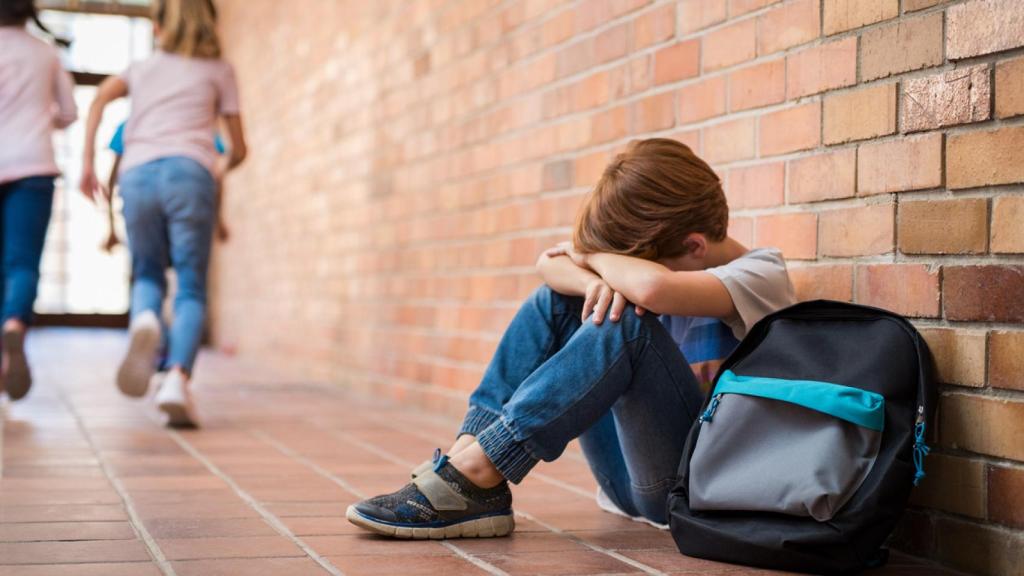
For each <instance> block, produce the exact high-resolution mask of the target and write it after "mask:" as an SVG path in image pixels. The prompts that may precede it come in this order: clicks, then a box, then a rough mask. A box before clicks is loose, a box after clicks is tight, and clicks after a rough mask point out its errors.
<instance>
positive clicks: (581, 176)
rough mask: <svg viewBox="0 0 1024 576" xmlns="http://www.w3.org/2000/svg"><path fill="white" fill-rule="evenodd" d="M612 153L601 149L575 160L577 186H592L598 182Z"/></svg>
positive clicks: (574, 177) (574, 179)
mask: <svg viewBox="0 0 1024 576" xmlns="http://www.w3.org/2000/svg"><path fill="white" fill-rule="evenodd" d="M609 159H610V155H609V154H608V152H607V151H604V150H601V151H598V152H593V153H591V154H587V155H586V156H581V157H579V158H577V159H576V162H574V175H573V182H574V183H575V184H576V185H577V186H592V185H594V184H597V181H598V180H599V179H600V178H601V174H603V173H604V169H605V166H607V165H608V160H609Z"/></svg>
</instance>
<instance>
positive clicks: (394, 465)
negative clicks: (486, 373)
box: [0, 330, 941, 576]
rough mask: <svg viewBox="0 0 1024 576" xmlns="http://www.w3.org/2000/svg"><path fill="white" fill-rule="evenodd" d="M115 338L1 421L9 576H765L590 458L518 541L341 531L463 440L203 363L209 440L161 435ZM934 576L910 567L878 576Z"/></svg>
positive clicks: (536, 490)
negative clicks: (598, 486)
mask: <svg viewBox="0 0 1024 576" xmlns="http://www.w3.org/2000/svg"><path fill="white" fill-rule="evenodd" d="M123 345H124V342H123V339H122V336H121V334H120V333H116V332H105V331H70V330H64V331H62V330H40V331H37V332H36V333H34V334H33V336H32V337H31V339H30V355H31V358H32V360H33V364H34V366H35V374H36V386H35V388H34V390H33V392H32V394H31V395H30V397H29V398H27V399H26V400H23V401H21V402H18V403H15V404H11V403H9V402H8V401H6V400H5V401H4V405H2V406H0V418H2V420H3V426H2V428H0V430H2V438H0V450H2V458H0V463H2V467H0V575H3V576H13V575H26V576H27V575H46V576H50V575H58V576H59V575H64V574H89V575H97V576H100V575H102V576H121V575H137V574H138V575H150V574H161V573H163V574H180V575H183V576H185V575H193V574H195V575H204V576H210V575H219V574H232V575H234V574H241V575H249V576H255V575H265V574H286V575H295V576H300V575H304V574H321V573H325V572H326V573H330V574H351V575H356V574H388V575H390V574H410V575H412V574H446V573H456V574H459V575H460V576H462V575H467V576H468V575H470V574H750V573H762V574H767V573H768V572H764V571H756V570H750V569H745V568H742V567H739V566H733V565H728V564H718V563H713V562H707V561H703V560H695V559H691V558H687V557H684V556H681V555H680V554H679V553H678V552H676V550H675V549H674V547H673V544H672V541H671V538H670V537H669V535H668V534H667V533H665V532H660V531H658V530H655V529H653V528H650V527H647V526H645V525H641V524H638V523H635V522H630V521H628V520H624V519H621V518H618V517H615V516H612V515H609V514H606V513H604V512H601V511H600V510H598V509H597V507H596V506H595V505H594V499H593V494H594V489H595V485H594V482H593V480H592V479H591V477H590V474H589V472H588V470H587V468H586V464H585V463H584V462H583V460H582V459H581V458H580V456H579V454H578V453H576V452H575V451H572V450H570V452H569V453H567V454H566V456H564V457H563V458H562V459H560V460H559V461H557V462H555V463H552V464H542V465H541V466H540V467H539V468H538V469H537V470H536V471H535V473H534V474H533V475H532V476H531V477H530V478H529V479H528V480H527V481H526V482H524V483H523V484H522V485H521V486H519V487H517V488H516V489H515V508H516V512H517V515H518V518H517V530H516V532H515V534H514V536H512V537H510V538H500V539H490V540H457V541H445V542H432V541H425V542H424V541H418V542H395V541H389V540H384V539H379V538H376V537H373V536H370V535H367V534H364V533H362V532H360V530H359V529H357V528H355V527H353V526H351V525H349V524H348V522H346V521H345V520H344V518H343V517H342V515H343V513H344V509H345V507H346V506H347V505H348V504H349V503H351V502H353V501H354V500H357V499H359V498H363V497H365V496H367V495H373V494H376V493H380V492H384V491H390V490H392V489H395V488H396V487H398V486H399V485H400V484H401V483H402V482H403V481H404V480H405V478H406V477H407V474H408V471H409V470H410V469H411V468H412V467H413V466H414V465H415V464H416V463H418V462H420V461H422V460H424V459H425V458H427V457H428V456H429V455H430V453H431V452H432V451H433V449H434V447H436V446H439V445H443V444H446V443H447V442H448V441H449V440H450V438H451V433H452V431H453V426H454V423H452V422H448V421H444V420H440V419H437V418H435V417H432V416H430V415H427V414H423V413H422V412H419V411H415V410H410V409H407V408H403V407H401V406H398V405H394V404H386V403H381V402H379V401H375V400H372V399H367V398H363V397H356V396H352V395H349V394H346V393H344V392H343V391H341V390H339V389H337V388H333V387H329V386H321V385H309V384H303V383H296V382H289V381H288V380H287V378H286V377H284V378H283V377H281V376H280V375H276V376H275V375H273V374H270V373H267V372H265V371H263V370H262V369H261V367H259V366H250V365H246V364H243V363H242V362H240V361H237V360H232V359H228V358H224V357H219V356H216V355H214V354H209V353H207V354H205V355H204V356H203V358H202V361H201V364H200V366H199V368H198V369H197V373H198V377H199V383H200V387H199V389H198V390H197V395H198V398H199V401H200V404H201V413H202V420H203V423H204V426H203V428H202V429H201V430H198V431H183V432H175V431H169V430H165V429H164V428H161V427H160V426H159V424H158V423H157V420H156V414H155V413H154V412H153V411H152V410H151V409H150V408H149V406H148V404H147V402H145V401H139V400H130V399H126V398H123V397H121V396H120V395H119V394H118V393H117V392H116V390H115V387H114V385H113V374H114V369H115V365H116V362H117V358H118V355H119V353H120V351H121V349H122V347H123ZM883 573H884V574H915V575H925V574H927V575H932V574H939V573H941V572H940V571H939V570H938V569H936V568H935V567H933V566H930V565H923V564H916V563H915V562H914V561H913V560H911V559H909V558H906V557H901V556H898V555H897V556H895V558H894V560H893V562H892V563H891V564H890V567H889V568H887V569H886V570H884V571H879V572H878V574H883Z"/></svg>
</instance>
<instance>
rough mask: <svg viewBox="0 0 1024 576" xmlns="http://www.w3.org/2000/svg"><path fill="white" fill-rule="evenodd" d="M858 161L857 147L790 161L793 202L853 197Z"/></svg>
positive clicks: (790, 187) (791, 202)
mask: <svg viewBox="0 0 1024 576" xmlns="http://www.w3.org/2000/svg"><path fill="white" fill-rule="evenodd" d="M856 160H857V155H856V151H855V150H854V149H853V148H846V149H843V150H839V151H838V152H830V153H825V154H817V155H815V156H807V157H805V158H799V159H796V160H790V161H789V203H790V204H799V203H801V202H817V201H820V200H831V199H835V198H849V197H850V196H853V195H854V187H855V179H856V175H857V172H856V169H855V166H856Z"/></svg>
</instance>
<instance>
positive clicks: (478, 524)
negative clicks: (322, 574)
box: [345, 506, 516, 540]
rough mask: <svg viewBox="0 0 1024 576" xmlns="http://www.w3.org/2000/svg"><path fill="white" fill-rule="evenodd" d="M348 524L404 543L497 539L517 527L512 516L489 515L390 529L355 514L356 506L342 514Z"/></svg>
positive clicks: (390, 527)
mask: <svg viewBox="0 0 1024 576" xmlns="http://www.w3.org/2000/svg"><path fill="white" fill-rule="evenodd" d="M345 517H346V518H348V521H349V522H351V523H353V524H355V525H356V526H359V527H361V528H366V529H367V530H369V531H371V532H375V533H377V534H381V535H383V536H390V537H392V538H401V539H404V540H445V539H448V538H497V537H501V536H508V535H509V534H511V533H512V531H513V530H515V528H516V521H515V518H513V516H512V515H511V514H508V515H503V516H488V517H486V518H477V519H475V520H466V521H465V522H459V523H457V524H452V525H450V526H441V527H437V528H413V527H410V526H392V525H391V524H385V523H383V522H377V521H375V520H371V519H369V518H367V517H366V516H363V515H362V514H360V513H359V512H357V511H356V508H355V506H349V507H348V510H346V511H345Z"/></svg>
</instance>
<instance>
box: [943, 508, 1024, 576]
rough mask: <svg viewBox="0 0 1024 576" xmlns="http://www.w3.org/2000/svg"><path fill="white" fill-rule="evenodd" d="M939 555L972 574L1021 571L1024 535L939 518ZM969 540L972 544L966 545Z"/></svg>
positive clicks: (952, 519) (954, 519) (953, 565)
mask: <svg viewBox="0 0 1024 576" xmlns="http://www.w3.org/2000/svg"><path fill="white" fill-rule="evenodd" d="M935 535H936V537H937V542H936V545H935V551H936V554H935V558H936V560H938V561H939V562H942V563H943V564H946V565H947V566H951V567H953V568H956V569H958V570H964V571H967V572H969V573H971V574H1019V573H1020V570H1019V569H1020V567H1021V566H1024V536H1021V534H1020V533H1019V532H1012V531H1009V530H1006V529H1000V528H999V527H997V526H986V525H983V524H977V523H974V522H967V521H964V520H962V519H959V518H954V517H936V518H935ZM965 543H969V545H965Z"/></svg>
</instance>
